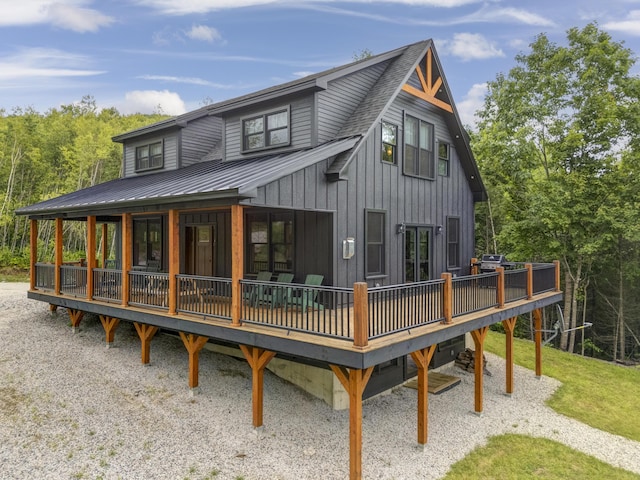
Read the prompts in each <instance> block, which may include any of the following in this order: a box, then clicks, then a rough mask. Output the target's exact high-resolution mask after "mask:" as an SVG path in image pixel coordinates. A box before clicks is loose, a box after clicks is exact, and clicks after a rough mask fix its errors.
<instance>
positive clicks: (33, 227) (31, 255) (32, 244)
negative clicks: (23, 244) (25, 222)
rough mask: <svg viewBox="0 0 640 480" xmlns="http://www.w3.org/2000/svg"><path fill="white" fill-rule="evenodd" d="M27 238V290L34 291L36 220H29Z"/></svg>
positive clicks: (36, 256)
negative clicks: (28, 235)
mask: <svg viewBox="0 0 640 480" xmlns="http://www.w3.org/2000/svg"><path fill="white" fill-rule="evenodd" d="M30 223H31V225H30V227H31V228H30V232H29V234H30V237H29V290H35V289H36V263H37V262H38V220H36V219H35V218H32V219H31V222H30Z"/></svg>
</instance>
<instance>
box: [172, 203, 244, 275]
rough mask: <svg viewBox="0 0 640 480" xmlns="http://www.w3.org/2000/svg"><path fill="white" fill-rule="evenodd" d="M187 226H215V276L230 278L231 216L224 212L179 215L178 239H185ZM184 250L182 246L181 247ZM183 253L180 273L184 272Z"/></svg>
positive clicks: (183, 253) (183, 254) (182, 254)
mask: <svg viewBox="0 0 640 480" xmlns="http://www.w3.org/2000/svg"><path fill="white" fill-rule="evenodd" d="M187 225H215V230H214V231H215V238H214V242H215V247H214V248H215V255H214V256H215V262H216V264H215V275H216V276H217V277H226V278H231V255H230V253H229V252H231V214H230V213H229V212H226V211H219V212H198V213H190V214H183V215H180V238H182V239H184V238H186V233H185V227H186V226H187ZM182 248H183V249H184V244H183V245H182ZM184 261H185V252H184V250H183V251H182V252H181V255H180V262H181V263H180V272H184V271H185V266H184Z"/></svg>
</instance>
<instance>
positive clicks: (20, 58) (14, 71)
mask: <svg viewBox="0 0 640 480" xmlns="http://www.w3.org/2000/svg"><path fill="white" fill-rule="evenodd" d="M91 63H92V61H91V59H90V58H88V57H86V56H84V55H76V54H73V53H69V52H64V51H62V50H55V49H49V48H23V49H20V50H19V51H18V52H17V53H16V54H14V55H9V56H6V57H0V81H15V80H29V79H33V78H43V77H49V78H51V77H86V76H92V75H100V74H103V73H105V72H104V71H103V70H90V69H87V68H86V67H87V66H88V65H90V64H91Z"/></svg>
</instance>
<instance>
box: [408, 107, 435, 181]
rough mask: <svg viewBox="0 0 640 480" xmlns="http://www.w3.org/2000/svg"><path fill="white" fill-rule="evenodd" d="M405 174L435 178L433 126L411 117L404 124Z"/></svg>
mask: <svg viewBox="0 0 640 480" xmlns="http://www.w3.org/2000/svg"><path fill="white" fill-rule="evenodd" d="M404 174H405V175H414V176H416V177H422V178H428V179H432V180H433V178H434V177H435V165H434V158H433V125H432V124H430V123H427V122H425V121H423V120H420V119H419V118H416V117H412V116H410V115H407V116H406V117H405V123H404Z"/></svg>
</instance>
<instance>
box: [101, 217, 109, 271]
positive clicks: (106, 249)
mask: <svg viewBox="0 0 640 480" xmlns="http://www.w3.org/2000/svg"><path fill="white" fill-rule="evenodd" d="M108 236H109V224H108V223H103V224H102V248H101V252H100V254H101V255H100V260H101V262H100V266H101V267H102V268H106V266H107V256H108V255H109V246H108V241H109V239H108Z"/></svg>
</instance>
